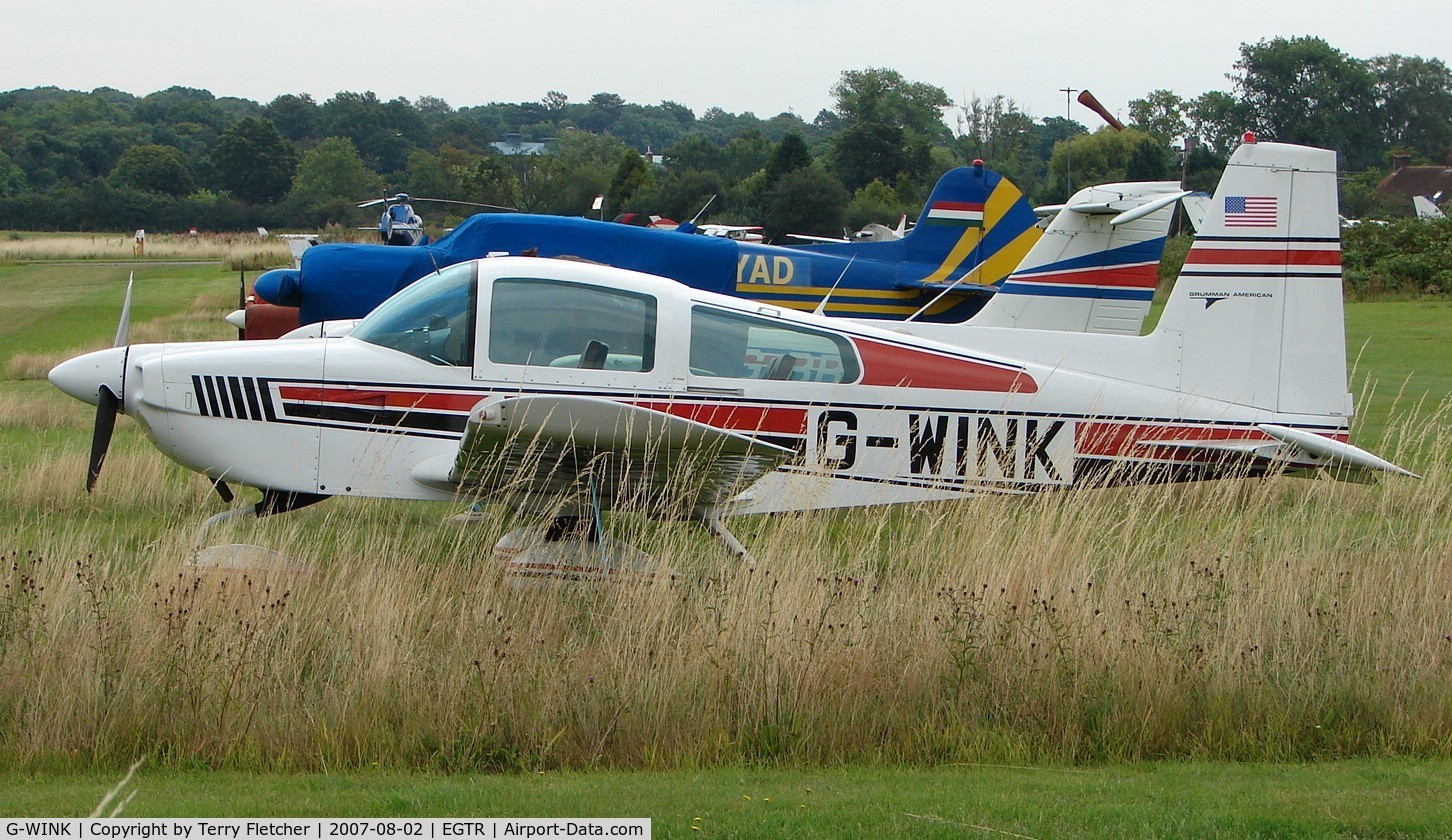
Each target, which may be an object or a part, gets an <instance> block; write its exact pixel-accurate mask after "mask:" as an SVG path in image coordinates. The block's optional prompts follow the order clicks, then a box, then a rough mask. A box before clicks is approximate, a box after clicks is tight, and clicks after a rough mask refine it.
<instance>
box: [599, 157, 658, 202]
mask: <svg viewBox="0 0 1452 840" xmlns="http://www.w3.org/2000/svg"><path fill="white" fill-rule="evenodd" d="M654 180H655V179H654V177H653V176H652V174H651V171H650V164H648V163H646V162H645V158H642V157H641V156H640V155H638V154H636V153H635V152H634V151H631V150H627V151H626V152H625V154H623V155H621V156H620V164H619V165H618V166H616V167H615V175H614V176H613V177H612V178H611V179H610V187H609V189H607V190H605V203H606V206H607V207H608V208H610V209H611V210H612V211H613V210H614V209H615V208H619V207H624V206H625V203H626V202H627V201H629V200H630V197H631V196H633V195H635V193H636V192H637V191H639V190H640V189H641V188H642V187H646V186H649V185H650V184H651V182H652V181H654Z"/></svg>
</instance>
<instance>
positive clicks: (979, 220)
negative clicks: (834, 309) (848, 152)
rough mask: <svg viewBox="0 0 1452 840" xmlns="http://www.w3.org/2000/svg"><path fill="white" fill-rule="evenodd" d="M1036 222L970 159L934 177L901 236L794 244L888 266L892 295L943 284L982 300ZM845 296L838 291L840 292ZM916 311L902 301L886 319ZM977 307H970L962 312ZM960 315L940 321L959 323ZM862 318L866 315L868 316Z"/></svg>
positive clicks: (1011, 191)
mask: <svg viewBox="0 0 1452 840" xmlns="http://www.w3.org/2000/svg"><path fill="white" fill-rule="evenodd" d="M1037 223H1038V217H1037V216H1036V215H1035V214H1034V209H1033V205H1032V204H1030V203H1029V201H1028V199H1027V198H1025V197H1024V194H1023V192H1022V191H1020V190H1019V188H1018V187H1017V186H1015V185H1014V183H1013V182H1012V181H1010V180H1009V179H1007V178H1005V177H1003V176H1002V175H1000V174H998V173H997V172H994V171H993V170H991V169H988V168H986V167H985V166H984V165H983V161H981V160H975V161H973V165H972V166H960V167H957V168H955V169H950V170H948V171H947V172H946V173H944V174H943V176H942V177H941V178H939V179H938V182H937V184H936V185H934V187H933V191H932V193H930V194H929V195H928V199H927V201H926V202H924V204H923V210H922V213H921V214H919V216H918V219H917V223H916V224H915V225H914V226H913V228H912V229H911V230H909V231H908V232H907V233H906V234H905V235H904V236H903V237H902V238H901V239H895V240H892V241H888V242H837V243H828V244H818V245H806V246H798V247H800V248H801V249H802V250H806V251H811V252H815V253H819V254H831V255H834V256H838V257H850V256H857V257H860V258H870V259H872V260H874V261H881V262H883V263H885V264H890V265H892V266H894V268H893V271H894V273H895V277H896V279H895V280H894V281H893V286H894V287H895V289H896V290H898V291H899V293H903V294H908V295H936V294H938V293H939V292H941V291H942V290H943V289H946V288H948V287H950V286H951V287H953V289H954V291H955V292H957V293H958V296H959V297H962V296H964V295H968V296H973V295H975V294H981V295H987V294H989V293H991V292H992V291H993V290H994V288H996V287H997V286H998V284H1000V283H1002V282H1003V280H1004V278H1006V277H1008V275H1009V274H1011V273H1012V272H1013V270H1014V269H1015V268H1016V267H1018V265H1019V263H1020V262H1022V261H1023V258H1024V257H1025V255H1027V254H1028V253H1029V251H1030V250H1031V249H1032V248H1033V247H1034V243H1036V242H1038V241H1039V237H1040V236H1041V235H1042V233H1043V231H1042V230H1041V229H1040V228H1039V227H1038V224H1037ZM857 270H858V271H860V270H861V269H860V268H859V269H857ZM975 287H976V288H975ZM847 293H848V292H847V290H845V289H844V290H843V294H847ZM834 297H837V296H836V295H834ZM919 306H921V303H920V302H916V301H913V300H911V299H909V300H907V301H905V303H904V306H903V308H901V311H899V312H896V313H894V314H895V315H896V317H906V316H908V315H911V314H912V313H913V312H914V311H915V310H916V309H917V308H918V307H919ZM830 308H831V307H829V309H830ZM977 309H978V307H977V306H976V305H975V306H973V307H972V308H971V310H970V312H976V311H977ZM968 314H970V313H969V312H964V313H962V315H961V316H955V315H948V316H946V317H943V318H941V320H945V321H955V320H956V321H961V320H964V319H965V318H966V317H967V315H968ZM865 316H866V317H874V316H873V315H872V314H871V313H865ZM928 320H933V319H932V318H929V319H928Z"/></svg>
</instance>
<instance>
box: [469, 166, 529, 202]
mask: <svg viewBox="0 0 1452 840" xmlns="http://www.w3.org/2000/svg"><path fill="white" fill-rule="evenodd" d="M521 171H522V170H517V169H515V168H514V167H512V166H510V165H509V163H508V162H506V161H505V159H504V158H503V157H502V156H500V155H486V156H484V157H479V158H475V159H474V160H473V161H472V162H471V163H469V164H468V165H467V166H466V167H464V168H463V169H462V171H460V172H459V173H458V175H457V178H458V184H459V188H460V190H461V191H462V192H461V194H462V195H463V198H462V199H461V200H463V201H478V202H482V203H484V204H501V205H504V206H506V207H523V206H524V201H523V198H522V190H521V184H522V178H521Z"/></svg>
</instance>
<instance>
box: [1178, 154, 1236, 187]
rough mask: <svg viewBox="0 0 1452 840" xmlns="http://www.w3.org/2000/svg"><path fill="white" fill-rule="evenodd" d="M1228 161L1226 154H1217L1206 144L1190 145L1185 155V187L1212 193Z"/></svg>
mask: <svg viewBox="0 0 1452 840" xmlns="http://www.w3.org/2000/svg"><path fill="white" fill-rule="evenodd" d="M1228 162H1229V159H1228V158H1227V157H1226V156H1224V155H1218V154H1216V153H1215V152H1214V151H1212V150H1211V149H1210V148H1208V147H1206V146H1203V145H1200V144H1195V145H1192V146H1191V147H1190V151H1189V153H1188V154H1187V155H1186V156H1185V178H1184V185H1185V189H1187V190H1199V191H1200V192H1209V193H1213V192H1214V191H1215V185H1216V184H1219V183H1220V176H1221V174H1222V173H1224V172H1225V164H1226V163H1228Z"/></svg>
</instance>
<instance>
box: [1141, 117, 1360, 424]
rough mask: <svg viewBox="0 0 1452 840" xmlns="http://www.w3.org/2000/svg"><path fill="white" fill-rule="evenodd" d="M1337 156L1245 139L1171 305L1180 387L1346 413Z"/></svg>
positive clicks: (1166, 329)
mask: <svg viewBox="0 0 1452 840" xmlns="http://www.w3.org/2000/svg"><path fill="white" fill-rule="evenodd" d="M1336 210H1337V207H1336V154H1335V153H1334V152H1331V151H1328V150H1325V149H1314V148H1309V147H1305V146H1292V145H1287V144H1282V143H1254V142H1248V143H1246V144H1244V145H1242V146H1241V147H1240V148H1239V149H1238V150H1236V152H1235V154H1234V155H1232V156H1231V158H1230V163H1229V165H1228V166H1226V168H1225V174H1224V175H1223V176H1222V177H1221V179H1220V186H1219V188H1218V189H1217V190H1216V191H1215V195H1214V197H1213V199H1212V200H1211V202H1210V207H1209V212H1208V213H1207V215H1206V218H1205V222H1204V224H1203V225H1202V226H1201V228H1200V232H1199V235H1198V236H1197V237H1196V239H1195V244H1194V245H1193V246H1192V247H1191V249H1190V253H1189V255H1188V256H1187V258H1186V260H1185V267H1184V269H1183V270H1182V271H1181V273H1180V277H1179V280H1178V281H1177V282H1176V283H1175V288H1174V291H1173V292H1172V293H1171V294H1170V300H1169V302H1168V304H1167V305H1166V307H1165V313H1164V317H1163V318H1162V319H1161V321H1160V327H1159V332H1160V333H1161V334H1162V335H1165V336H1168V337H1170V338H1172V339H1178V342H1179V345H1180V348H1181V367H1180V383H1179V389H1180V390H1181V391H1184V392H1186V393H1191V394H1195V395H1198V396H1203V397H1211V398H1215V399H1220V400H1226V401H1228V402H1234V403H1239V404H1243V405H1249V406H1254V407H1257V408H1263V409H1267V410H1270V411H1276V412H1280V413H1283V414H1320V415H1333V416H1344V415H1346V414H1349V413H1350V409H1349V398H1348V397H1347V394H1346V335H1345V325H1344V315H1343V306H1342V292H1341V238H1340V227H1339V225H1338V222H1337V212H1336Z"/></svg>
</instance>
